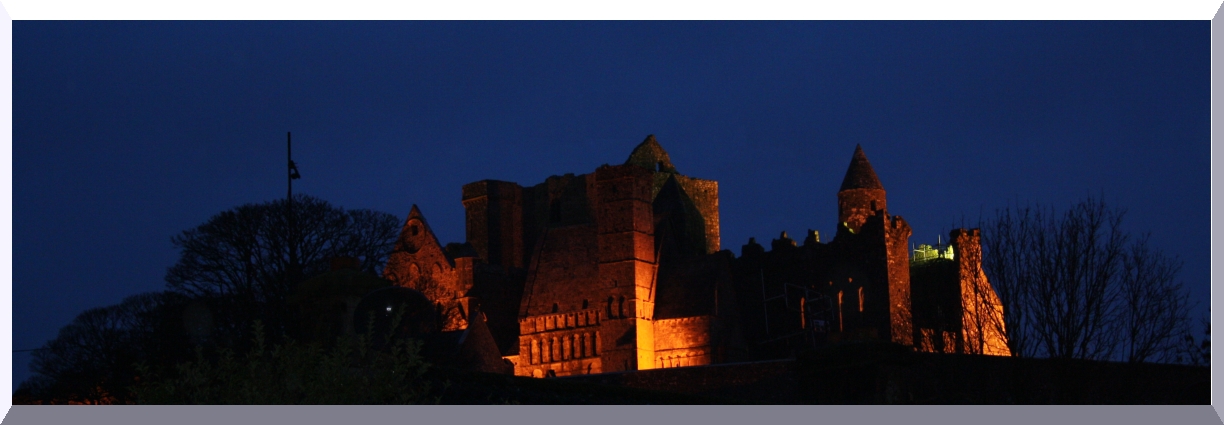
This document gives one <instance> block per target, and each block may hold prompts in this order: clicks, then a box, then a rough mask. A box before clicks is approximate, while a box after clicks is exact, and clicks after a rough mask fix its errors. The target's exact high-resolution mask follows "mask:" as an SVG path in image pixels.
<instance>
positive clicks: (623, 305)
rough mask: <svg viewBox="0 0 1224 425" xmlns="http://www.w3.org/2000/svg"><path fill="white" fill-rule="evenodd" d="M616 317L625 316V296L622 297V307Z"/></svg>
mask: <svg viewBox="0 0 1224 425" xmlns="http://www.w3.org/2000/svg"><path fill="white" fill-rule="evenodd" d="M616 317H625V297H620V307H619V308H618V313H617V315H616Z"/></svg>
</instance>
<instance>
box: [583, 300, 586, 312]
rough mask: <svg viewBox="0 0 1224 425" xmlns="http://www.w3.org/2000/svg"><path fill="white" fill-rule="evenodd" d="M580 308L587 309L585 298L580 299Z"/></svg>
mask: <svg viewBox="0 0 1224 425" xmlns="http://www.w3.org/2000/svg"><path fill="white" fill-rule="evenodd" d="M582 309H583V310H586V309H587V300H582Z"/></svg>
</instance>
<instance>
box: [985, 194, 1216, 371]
mask: <svg viewBox="0 0 1224 425" xmlns="http://www.w3.org/2000/svg"><path fill="white" fill-rule="evenodd" d="M1125 215H1126V211H1125V210H1124V209H1120V208H1116V207H1112V206H1109V205H1107V204H1106V203H1105V201H1104V200H1102V199H1099V198H1092V197H1089V198H1087V199H1085V200H1083V201H1080V202H1078V203H1076V204H1074V205H1072V207H1071V208H1069V209H1067V210H1066V211H1058V210H1056V209H1054V208H1052V207H1048V206H1042V205H1029V206H1019V207H1009V208H1006V209H1002V210H999V211H997V212H996V214H995V216H994V217H993V218H990V219H988V220H985V222H984V223H982V225H981V228H982V249H983V254H982V267H983V269H984V270H985V271H986V274H987V277H988V280H989V281H990V283H991V284H992V285H993V286H994V289H995V291H997V293H998V296H999V300H1000V301H1001V302H1002V304H1003V309H1004V315H1003V317H1004V322H1005V323H1004V325H1005V326H1004V327H1005V329H1004V332H1002V333H1003V335H1004V336H1005V337H1006V338H1007V344H1008V347H1009V348H1010V349H1011V352H1012V354H1013V355H1016V356H1026V357H1032V356H1042V357H1052V358H1064V359H1087V360H1119V361H1127V362H1164V363H1189V364H1196V365H1198V364H1206V363H1207V350H1208V348H1209V343H1208V342H1207V341H1206V340H1205V339H1203V338H1201V337H1200V338H1196V337H1195V329H1194V328H1195V326H1194V325H1195V323H1194V320H1192V318H1191V316H1190V315H1191V310H1192V308H1193V307H1194V306H1195V305H1196V304H1197V303H1196V302H1195V301H1194V300H1191V299H1190V296H1189V293H1188V292H1187V291H1186V288H1185V287H1184V285H1183V284H1182V283H1181V281H1179V280H1178V272H1179V271H1180V270H1181V268H1182V262H1181V260H1179V259H1177V258H1176V257H1170V256H1168V255H1165V254H1164V252H1162V251H1161V250H1160V249H1158V248H1156V247H1154V246H1152V245H1151V244H1150V243H1149V238H1148V235H1146V234H1144V235H1139V236H1135V235H1132V234H1129V233H1127V232H1126V231H1124V230H1123V228H1122V220H1123V218H1124V216H1125ZM1204 323H1205V321H1204Z"/></svg>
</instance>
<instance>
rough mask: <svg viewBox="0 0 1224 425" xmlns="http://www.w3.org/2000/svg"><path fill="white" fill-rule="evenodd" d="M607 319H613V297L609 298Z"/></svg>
mask: <svg viewBox="0 0 1224 425" xmlns="http://www.w3.org/2000/svg"><path fill="white" fill-rule="evenodd" d="M607 317H608V318H609V319H611V318H612V297H608V315H607Z"/></svg>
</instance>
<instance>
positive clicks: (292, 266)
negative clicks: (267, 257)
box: [285, 132, 298, 287]
mask: <svg viewBox="0 0 1224 425" xmlns="http://www.w3.org/2000/svg"><path fill="white" fill-rule="evenodd" d="M285 148H286V155H287V156H288V159H289V170H288V173H286V174H288V176H287V178H288V181H289V197H288V202H289V204H288V207H289V228H288V229H286V230H288V232H289V234H288V236H289V270H287V272H288V273H287V274H288V276H287V277H288V280H289V281H288V282H287V283H288V284H289V286H290V287H292V285H293V284H294V283H296V282H297V274H298V258H297V226H296V223H295V222H296V221H297V220H295V218H296V217H295V215H296V214H294V211H293V178H294V176H295V174H297V173H296V171H297V166H296V165H295V164H294V163H293V133H292V132H286V133H285Z"/></svg>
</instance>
